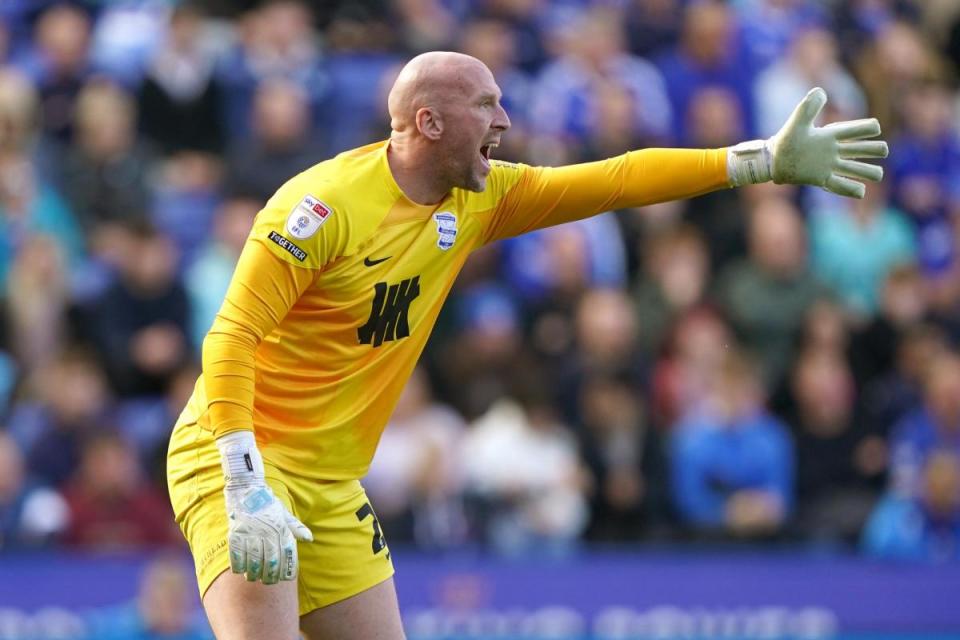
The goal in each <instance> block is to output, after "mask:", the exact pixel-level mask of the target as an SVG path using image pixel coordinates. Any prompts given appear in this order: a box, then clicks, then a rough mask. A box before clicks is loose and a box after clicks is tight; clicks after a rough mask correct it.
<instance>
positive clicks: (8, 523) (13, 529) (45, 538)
mask: <svg viewBox="0 0 960 640" xmlns="http://www.w3.org/2000/svg"><path fill="white" fill-rule="evenodd" d="M67 517H68V512H67V505H66V503H65V502H64V500H63V498H62V497H61V496H60V494H58V493H57V492H56V491H53V490H52V489H49V488H47V487H44V486H42V485H39V484H37V483H35V482H33V481H31V480H30V478H29V476H28V475H27V469H26V465H25V464H24V459H23V453H22V452H21V451H20V447H19V446H17V443H16V442H15V441H14V440H13V438H11V437H10V436H9V435H7V434H6V433H4V432H2V431H0V551H2V550H7V549H16V548H18V547H19V548H22V547H28V546H39V545H43V544H46V543H48V542H50V540H51V539H52V538H53V537H54V536H55V535H56V534H57V533H59V532H60V531H61V530H62V529H63V528H64V527H65V526H66V523H67Z"/></svg>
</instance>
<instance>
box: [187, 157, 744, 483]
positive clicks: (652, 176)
mask: <svg viewBox="0 0 960 640" xmlns="http://www.w3.org/2000/svg"><path fill="white" fill-rule="evenodd" d="M388 144H389V142H387V141H385V142H379V143H375V144H371V145H367V146H365V147H361V148H358V149H354V150H352V151H348V152H345V153H343V154H340V155H338V156H337V157H335V158H333V159H331V160H328V161H325V162H321V163H320V164H318V165H316V166H314V167H312V168H310V169H308V170H307V171H305V172H303V173H301V174H299V175H297V176H295V177H294V178H292V179H291V180H290V181H289V182H287V183H286V184H285V185H283V186H282V187H281V188H280V189H279V190H278V191H277V193H276V194H275V195H274V196H273V197H272V198H271V199H270V200H269V201H268V202H267V204H266V206H265V207H264V208H263V210H262V211H260V213H259V214H258V215H257V218H256V220H255V222H254V225H253V229H252V231H251V232H250V237H249V239H248V240H247V243H246V246H245V247H244V250H243V252H242V254H241V256H240V260H239V262H238V265H237V269H236V272H235V274H234V277H233V280H232V282H231V284H230V287H229V290H228V292H227V294H226V298H225V300H224V303H223V306H222V308H221V310H220V312H219V314H218V315H217V318H216V320H215V322H214V324H213V327H212V328H211V330H210V332H209V334H208V335H207V338H206V340H205V341H204V345H203V374H202V375H201V376H200V379H199V380H198V381H197V385H196V387H195V389H194V393H193V396H192V397H191V399H190V401H189V403H188V405H187V407H186V409H185V410H184V415H183V416H182V417H181V420H180V425H181V426H182V425H183V424H185V423H189V424H196V425H199V426H200V427H201V428H203V429H208V430H210V431H212V432H213V435H215V436H219V435H222V434H224V433H227V432H230V431H235V430H239V429H253V430H254V432H255V434H256V439H257V442H258V444H259V445H260V447H261V451H262V453H263V456H264V458H267V459H269V460H270V461H271V462H272V463H273V464H274V465H276V466H277V467H278V468H280V469H284V470H288V471H290V472H293V473H296V474H299V475H303V476H307V477H312V478H317V479H326V480H343V479H352V478H359V477H362V476H363V475H364V474H365V473H366V471H367V468H368V466H369V464H370V461H371V459H372V457H373V454H374V450H375V449H376V446H377V442H378V440H379V439H380V434H381V432H382V430H383V428H384V426H385V425H386V423H387V421H388V419H389V418H390V414H391V413H392V411H393V408H394V404H395V403H396V401H397V398H398V397H399V395H400V392H401V390H402V388H403V386H404V384H405V383H406V381H407V378H408V376H409V375H410V373H411V371H412V370H413V368H414V366H415V364H416V362H417V359H418V357H419V355H420V353H421V351H422V350H423V347H424V345H425V343H426V341H427V337H428V336H429V334H430V330H431V328H432V327H433V325H434V322H435V321H436V318H437V315H438V313H439V311H440V307H441V305H442V304H443V301H444V299H445V298H446V296H447V294H448V292H449V291H450V287H451V285H452V284H453V281H454V278H455V277H456V275H457V273H458V272H459V271H460V268H461V267H462V266H463V264H464V262H465V261H466V259H467V257H468V256H469V255H470V253H471V251H473V250H475V249H477V248H479V247H481V246H483V245H485V244H487V243H489V242H492V241H495V240H497V239H500V238H504V237H508V236H513V235H517V234H520V233H523V232H525V231H529V230H532V229H537V228H540V227H546V226H550V225H554V224H559V223H562V222H566V221H570V220H574V219H578V218H583V217H586V216H589V215H593V214H595V213H598V212H601V211H606V210H609V209H614V208H620V207H624V206H637V205H642V204H648V203H652V202H659V201H663V200H669V199H676V198H681V197H689V196H693V195H697V194H699V193H703V192H706V191H710V190H713V189H717V188H720V187H726V186H728V180H727V170H726V151H725V150H724V149H717V150H676V149H673V150H667V149H648V150H642V151H634V152H630V153H628V154H624V155H622V156H618V157H615V158H611V159H609V160H605V161H602V162H594V163H588V164H581V165H572V166H567V167H558V168H543V167H530V166H526V165H514V164H510V163H504V162H497V161H493V162H492V163H491V164H492V168H491V172H490V175H489V177H488V179H487V187H486V190H485V191H483V192H482V193H476V192H471V191H465V190H461V189H453V190H452V191H451V192H450V193H449V195H448V196H447V197H446V198H445V199H444V200H443V201H442V202H440V203H439V204H436V205H420V204H417V203H414V202H412V201H411V200H410V199H408V198H407V197H406V196H405V195H404V194H403V192H402V191H401V189H400V188H399V186H398V185H397V183H396V182H395V181H394V179H393V176H392V173H391V171H390V168H389V164H388V160H387V148H388ZM178 428H181V427H178ZM194 428H195V427H194ZM174 438H177V434H174Z"/></svg>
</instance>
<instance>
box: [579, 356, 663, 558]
mask: <svg viewBox="0 0 960 640" xmlns="http://www.w3.org/2000/svg"><path fill="white" fill-rule="evenodd" d="M577 404H578V414H579V420H578V423H577V425H576V426H577V431H578V439H579V441H580V450H581V452H582V456H583V459H584V462H585V464H586V465H587V468H588V469H589V471H590V473H591V476H592V483H591V486H592V495H591V500H590V526H589V528H588V530H587V532H586V537H587V539H589V540H596V541H608V542H609V541H617V542H632V541H635V540H637V539H639V538H640V537H641V536H643V535H656V534H657V533H658V531H657V528H658V524H659V522H658V519H659V518H660V517H661V515H662V509H663V495H662V494H663V491H662V487H661V483H660V478H661V477H662V475H663V473H662V472H663V468H662V467H663V460H662V452H661V443H660V441H659V438H658V437H657V433H656V431H655V430H653V429H652V428H651V425H650V424H649V422H648V420H647V416H646V412H645V407H644V404H643V402H642V400H641V397H640V395H639V394H638V393H637V388H636V385H635V383H634V381H633V380H631V379H629V378H625V376H618V375H616V374H614V373H611V372H608V373H595V374H593V375H590V376H589V377H587V378H586V379H585V380H584V381H583V382H582V384H581V385H580V387H579V390H578V397H577Z"/></svg>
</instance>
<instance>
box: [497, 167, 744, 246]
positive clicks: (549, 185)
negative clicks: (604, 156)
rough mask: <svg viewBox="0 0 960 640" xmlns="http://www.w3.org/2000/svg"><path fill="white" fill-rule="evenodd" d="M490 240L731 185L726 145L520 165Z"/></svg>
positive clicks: (501, 204) (498, 207) (498, 212)
mask: <svg viewBox="0 0 960 640" xmlns="http://www.w3.org/2000/svg"><path fill="white" fill-rule="evenodd" d="M516 171H519V172H521V174H520V176H519V178H518V179H517V180H516V181H515V182H513V183H512V186H510V187H509V189H508V190H507V191H506V192H505V193H504V195H503V197H502V198H500V200H499V202H498V203H497V206H496V208H495V209H494V210H493V212H492V214H491V218H490V220H489V222H488V226H487V237H486V240H487V242H493V241H495V240H499V239H502V238H509V237H512V236H516V235H520V234H522V233H526V232H527V231H532V230H534V229H540V228H543V227H550V226H553V225H557V224H562V223H564V222H570V221H572V220H579V219H581V218H586V217H589V216H592V215H595V214H597V213H601V212H603V211H610V210H612V209H620V208H624V207H638V206H643V205H648V204H653V203H656V202H665V201H667V200H677V199H682V198H690V197H693V196H697V195H701V194H703V193H707V192H709V191H715V190H717V189H722V188H727V187H729V186H730V183H729V178H728V176H727V150H726V149H643V150H640V151H631V152H629V153H625V154H623V155H620V156H616V157H613V158H610V159H608V160H602V161H599V162H588V163H584V164H575V165H569V166H565V167H526V166H522V165H518V166H517V167H516Z"/></svg>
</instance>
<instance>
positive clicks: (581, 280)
mask: <svg viewBox="0 0 960 640" xmlns="http://www.w3.org/2000/svg"><path fill="white" fill-rule="evenodd" d="M500 254H501V261H502V273H503V276H504V278H505V279H506V281H507V282H508V283H509V285H510V287H511V288H512V289H513V290H514V291H515V292H516V294H517V298H518V299H520V300H522V301H523V302H524V306H526V307H527V308H528V310H530V311H531V312H533V313H537V312H540V311H542V310H546V309H566V310H569V309H571V308H572V307H573V306H574V304H575V303H576V300H577V299H578V298H579V296H580V294H581V293H583V292H584V291H585V290H587V289H589V288H591V287H618V286H623V285H624V284H626V280H627V273H626V268H627V267H626V258H625V255H624V242H623V237H622V235H621V232H620V227H619V225H618V224H617V220H616V217H615V216H613V215H611V214H609V213H607V214H604V215H601V216H594V217H592V218H588V219H586V220H578V221H576V222H570V223H567V224H563V225H559V226H556V227H550V228H547V229H540V230H538V231H534V232H532V233H527V234H524V235H521V236H518V237H515V238H510V239H509V240H507V241H505V242H503V243H501V246H500Z"/></svg>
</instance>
